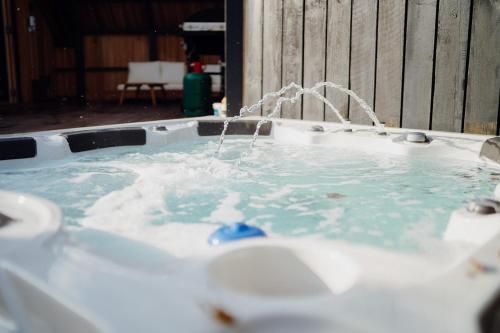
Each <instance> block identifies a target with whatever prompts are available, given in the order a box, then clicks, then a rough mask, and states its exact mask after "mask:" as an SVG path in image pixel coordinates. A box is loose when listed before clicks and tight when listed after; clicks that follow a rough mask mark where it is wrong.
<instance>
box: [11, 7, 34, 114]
mask: <svg viewBox="0 0 500 333" xmlns="http://www.w3.org/2000/svg"><path fill="white" fill-rule="evenodd" d="M12 10H13V11H14V17H15V24H16V37H17V40H16V46H17V60H18V73H19V88H20V94H19V95H20V96H19V97H20V100H21V102H23V103H26V104H29V103H32V102H33V87H32V80H31V66H32V59H31V49H30V37H29V34H30V32H29V31H28V17H29V3H28V0H15V1H14V6H13V8H12Z"/></svg>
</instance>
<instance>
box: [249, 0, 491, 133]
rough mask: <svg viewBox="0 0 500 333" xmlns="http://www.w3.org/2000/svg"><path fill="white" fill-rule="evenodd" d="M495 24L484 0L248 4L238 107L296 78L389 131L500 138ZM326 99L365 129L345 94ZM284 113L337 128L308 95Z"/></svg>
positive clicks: (258, 0)
mask: <svg viewBox="0 0 500 333" xmlns="http://www.w3.org/2000/svg"><path fill="white" fill-rule="evenodd" d="M499 22H500V3H499V2H498V1H489V0H425V1H422V0H378V1H377V0H275V1H263V0H246V1H245V20H244V79H243V82H244V86H243V93H244V100H243V102H244V103H243V104H244V105H250V104H253V103H255V102H257V100H258V99H259V98H260V97H261V96H262V95H263V94H264V93H266V92H269V91H274V90H278V89H279V88H280V87H281V86H283V85H286V84H288V83H290V82H292V81H294V82H296V83H299V84H302V85H304V86H311V85H313V84H314V83H315V82H317V81H324V80H329V81H333V82H336V83H339V84H342V85H344V86H346V87H349V88H351V89H353V90H354V91H355V92H357V93H358V94H359V95H360V96H361V97H362V98H363V99H365V100H366V101H367V102H368V104H370V105H371V106H372V107H373V108H374V110H375V112H376V114H377V117H378V118H379V119H380V121H382V122H385V123H386V125H387V126H392V127H401V126H402V127H407V128H418V129H433V130H443V131H454V132H467V133H483V134H498V131H499V126H498V124H499V122H500V120H499V114H500V107H499V99H500V24H499ZM324 93H325V94H326V96H327V97H328V98H329V99H330V100H331V101H333V104H334V105H335V106H336V107H337V108H338V109H339V110H340V111H341V113H342V114H343V115H344V116H346V117H349V118H350V119H351V120H352V121H353V122H354V123H362V124H369V123H370V122H369V120H368V118H367V116H366V115H365V114H364V113H363V112H362V111H361V110H360V108H359V106H358V105H356V104H355V102H353V101H352V100H349V98H347V97H346V96H344V95H342V94H339V93H336V92H333V91H326V92H324ZM270 107H271V105H270V104H266V105H264V107H263V110H262V113H263V114H268V113H269V111H270ZM282 116H283V117H287V118H296V119H300V118H302V119H312V120H325V121H337V120H336V118H335V116H333V115H332V114H330V113H329V112H328V111H326V112H325V108H324V106H323V105H322V104H321V103H318V102H317V101H315V100H313V99H312V98H310V97H304V98H303V101H302V103H296V104H295V105H293V106H292V105H289V106H286V107H284V108H283V110H282Z"/></svg>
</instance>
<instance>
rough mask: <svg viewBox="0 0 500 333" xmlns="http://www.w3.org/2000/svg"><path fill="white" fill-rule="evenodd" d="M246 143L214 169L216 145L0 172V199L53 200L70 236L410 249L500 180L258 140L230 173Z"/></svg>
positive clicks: (470, 168)
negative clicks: (224, 238) (264, 235)
mask: <svg viewBox="0 0 500 333" xmlns="http://www.w3.org/2000/svg"><path fill="white" fill-rule="evenodd" d="M248 143H249V142H248V140H228V141H227V142H226V143H225V145H224V147H223V152H222V154H221V156H220V158H219V159H217V160H214V161H212V160H211V157H212V154H213V152H214V150H215V149H216V144H215V141H214V142H207V141H200V142H198V143H195V144H179V145H170V146H166V147H164V148H163V149H160V150H152V149H149V150H148V149H143V148H131V147H124V148H119V149H114V150H101V151H96V152H89V153H81V154H76V155H74V157H73V158H72V159H68V160H65V161H64V162H61V163H60V164H57V165H53V164H52V165H51V166H50V167H46V168H44V167H42V168H37V169H17V170H4V171H2V169H1V166H0V188H1V189H3V190H12V191H18V192H26V193H32V194H35V195H39V196H42V197H44V198H47V199H49V200H52V201H54V202H55V203H56V204H58V205H59V206H60V207H61V208H62V210H63V213H64V215H65V218H64V223H65V224H67V225H70V226H73V227H75V228H79V227H82V228H84V227H93V228H99V229H102V230H106V231H110V232H113V233H118V234H121V235H123V236H126V237H131V238H137V237H135V236H137V235H140V236H141V237H138V238H141V239H142V240H146V241H147V240H148V237H151V238H153V237H155V239H156V240H158V239H160V240H161V238H162V237H163V236H162V235H167V234H166V233H163V232H164V231H166V230H167V227H168V226H169V225H170V226H173V225H175V226H185V225H190V226H191V227H192V228H191V229H189V230H190V231H189V232H196V230H197V229H196V226H197V225H199V226H200V228H201V226H203V228H204V229H203V230H205V231H204V232H206V230H213V229H215V228H216V227H217V226H218V225H220V224H221V223H228V222H235V221H238V220H245V221H247V222H249V223H252V224H255V225H258V226H261V227H263V228H264V229H265V230H266V231H267V232H269V233H270V234H276V235H283V236H291V237H305V236H321V237H325V238H329V239H342V240H348V241H353V242H357V243H363V244H370V245H376V246H381V247H385V248H390V249H397V250H415V249H418V248H419V246H421V245H422V244H423V243H424V242H425V241H428V240H432V239H434V240H436V239H439V238H440V237H441V236H442V234H443V232H444V230H445V229H446V226H447V222H448V219H449V216H450V213H451V212H452V211H453V210H454V209H457V208H460V207H463V206H464V205H465V204H466V202H467V201H468V200H470V199H473V198H476V197H488V196H491V194H492V193H493V190H494V188H495V186H496V184H497V183H499V177H500V174H499V173H498V170H495V169H492V168H488V167H487V166H485V165H482V164H477V163H472V162H464V161H455V160H439V159H426V158H418V159H417V158H408V157H402V156H397V155H387V154H385V155H381V154H370V153H364V152H353V151H347V150H342V149H337V148H325V147H318V146H296V145H282V144H276V143H272V142H266V141H260V142H258V144H257V147H256V149H255V150H254V151H253V152H252V153H251V154H250V155H249V156H248V157H247V158H246V159H245V160H244V161H243V162H242V163H241V165H240V168H236V167H234V165H235V162H236V161H237V159H238V158H239V156H240V154H241V152H242V151H244V150H246V149H247V148H248ZM145 230H147V231H145ZM168 230H169V231H168V232H170V233H171V232H175V230H180V231H178V232H186V231H185V230H186V229H182V230H181V229H168ZM171 230H174V231H171ZM200 230H201V229H200ZM200 232H201V231H200ZM148 233H150V234H148ZM148 235H151V236H148ZM170 236H171V235H170ZM165 237H167V236H165Z"/></svg>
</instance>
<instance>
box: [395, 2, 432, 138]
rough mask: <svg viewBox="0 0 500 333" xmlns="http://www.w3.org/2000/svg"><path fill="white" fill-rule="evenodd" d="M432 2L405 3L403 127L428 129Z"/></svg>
mask: <svg viewBox="0 0 500 333" xmlns="http://www.w3.org/2000/svg"><path fill="white" fill-rule="evenodd" d="M436 2H437V0H427V1H420V0H409V1H408V18H407V22H406V29H407V30H406V57H405V62H406V63H405V73H404V92H403V127H408V128H420V129H428V128H429V121H430V112H431V91H432V67H433V66H432V65H433V57H434V34H435V23H436Z"/></svg>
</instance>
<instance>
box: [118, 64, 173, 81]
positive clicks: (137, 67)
mask: <svg viewBox="0 0 500 333" xmlns="http://www.w3.org/2000/svg"><path fill="white" fill-rule="evenodd" d="M127 82H128V83H141V82H147V83H164V82H165V81H164V80H163V78H162V76H161V68H160V62H159V61H148V62H129V63H128V79H127Z"/></svg>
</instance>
